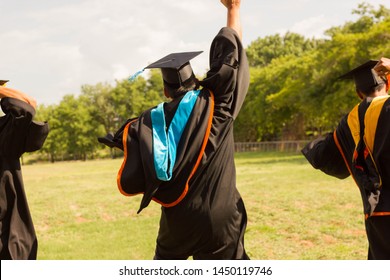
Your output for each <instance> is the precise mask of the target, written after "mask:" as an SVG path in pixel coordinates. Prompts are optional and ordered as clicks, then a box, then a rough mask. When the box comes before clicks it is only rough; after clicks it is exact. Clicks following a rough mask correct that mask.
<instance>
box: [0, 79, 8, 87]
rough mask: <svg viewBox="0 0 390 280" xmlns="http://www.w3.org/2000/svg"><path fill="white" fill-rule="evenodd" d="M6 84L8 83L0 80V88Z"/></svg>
mask: <svg viewBox="0 0 390 280" xmlns="http://www.w3.org/2000/svg"><path fill="white" fill-rule="evenodd" d="M7 82H9V80H0V86H3V85H5V84H6V83H7Z"/></svg>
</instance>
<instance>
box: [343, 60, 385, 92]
mask: <svg viewBox="0 0 390 280" xmlns="http://www.w3.org/2000/svg"><path fill="white" fill-rule="evenodd" d="M377 63H378V60H369V61H367V62H366V63H364V64H362V65H360V66H358V67H356V68H354V69H352V70H351V71H349V72H348V73H346V74H344V75H342V76H340V77H339V79H353V80H354V82H355V85H356V88H357V89H358V90H360V91H363V92H369V91H371V90H372V88H374V87H376V86H378V85H380V84H384V83H385V81H384V80H383V79H382V78H381V77H379V76H378V74H377V73H376V71H375V70H374V69H373V68H374V66H375V65H376V64H377Z"/></svg>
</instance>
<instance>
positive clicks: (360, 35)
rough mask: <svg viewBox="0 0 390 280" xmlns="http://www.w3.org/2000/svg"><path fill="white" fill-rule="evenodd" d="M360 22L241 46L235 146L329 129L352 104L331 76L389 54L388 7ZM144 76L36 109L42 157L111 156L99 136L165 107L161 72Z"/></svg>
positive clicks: (368, 11) (367, 10)
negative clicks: (243, 86) (243, 59)
mask: <svg viewBox="0 0 390 280" xmlns="http://www.w3.org/2000/svg"><path fill="white" fill-rule="evenodd" d="M353 13H354V14H356V15H358V19H357V20H356V21H354V22H347V23H345V24H344V25H343V26H338V27H333V28H331V29H329V30H327V31H326V33H325V35H326V38H325V39H315V38H305V37H304V36H302V35H299V34H296V33H291V32H287V33H286V34H284V35H279V34H276V35H272V36H267V37H264V38H259V39H257V40H255V41H254V42H252V43H251V44H250V45H249V46H248V47H247V50H246V51H247V55H248V59H249V63H250V71H251V74H250V75H251V82H250V87H249V91H248V95H247V98H246V100H245V103H244V105H243V108H242V110H241V112H240V115H239V117H238V118H237V120H236V124H235V140H236V141H239V142H246V141H251V142H253V141H269V140H301V139H307V138H310V137H313V136H315V135H318V134H322V133H324V132H327V131H331V130H333V129H334V128H335V126H336V125H337V123H338V121H339V119H340V118H341V117H342V116H343V115H344V114H346V113H347V112H348V111H349V110H350V109H351V108H352V107H353V106H354V105H355V104H356V103H357V102H358V99H357V96H356V94H355V92H354V87H353V84H352V83H348V82H345V81H340V80H338V79H337V78H338V77H339V76H340V75H342V74H344V73H345V72H347V71H349V70H350V69H352V68H353V67H355V66H357V65H359V64H361V63H363V62H365V61H367V60H368V59H379V58H380V57H382V56H387V57H389V56H390V9H388V8H386V7H385V6H383V5H381V6H379V8H378V9H374V8H373V6H371V5H370V4H366V3H362V4H360V5H359V6H358V8H357V9H356V10H354V11H353ZM150 73H151V74H150V76H149V77H147V78H143V77H141V76H140V77H138V78H137V79H136V80H135V81H133V82H129V81H128V80H122V81H116V85H115V86H112V85H109V84H106V83H98V84H96V85H83V86H82V87H81V93H80V95H78V96H77V97H76V96H74V95H67V96H65V97H63V99H62V100H61V101H60V103H59V104H56V105H49V106H44V105H41V106H39V107H38V109H37V116H36V119H37V120H46V121H48V122H49V125H50V133H49V136H48V138H47V140H46V142H45V145H44V147H43V149H42V150H41V155H44V157H45V158H46V157H47V158H48V160H50V161H52V162H54V161H58V160H86V159H87V158H88V159H91V158H96V157H103V156H115V154H114V151H113V150H110V149H108V148H105V147H104V146H103V145H102V144H100V143H98V142H97V137H99V136H104V135H105V134H107V133H109V132H115V131H116V130H117V129H118V128H119V127H120V126H121V125H122V124H123V122H124V121H126V120H127V119H129V118H132V117H136V116H138V115H139V114H140V113H141V112H143V111H144V110H145V109H147V108H150V107H152V106H155V105H157V104H158V103H160V102H162V101H165V100H166V99H165V97H164V95H163V85H162V80H161V75H160V73H159V71H150Z"/></svg>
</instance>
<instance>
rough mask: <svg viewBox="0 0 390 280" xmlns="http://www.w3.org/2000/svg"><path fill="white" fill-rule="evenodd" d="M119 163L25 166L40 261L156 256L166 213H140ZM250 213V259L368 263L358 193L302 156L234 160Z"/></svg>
mask: <svg viewBox="0 0 390 280" xmlns="http://www.w3.org/2000/svg"><path fill="white" fill-rule="evenodd" d="M121 162H122V161H121V160H120V159H115V160H96V161H86V162H58V163H54V164H51V163H45V164H33V165H24V166H23V167H22V171H23V176H24V182H25V188H26V192H27V196H28V200H29V204H30V209H31V212H32V215H33V220H34V224H35V227H36V231H37V235H38V241H39V249H38V259H50V260H70V259H72V260H97V259H101V260H107V259H110V260H125V259H129V260H147V259H151V258H153V255H154V246H155V239H156V236H157V231H158V221H159V215H160V207H159V205H157V204H156V203H154V202H152V203H151V205H150V206H149V207H148V208H146V209H145V210H144V211H142V213H141V214H139V215H137V214H136V211H137V209H138V206H139V202H140V198H141V197H140V196H136V197H125V196H123V195H121V194H120V193H119V191H118V190H117V187H116V174H117V171H118V169H119V167H120V165H121ZM236 168H237V174H238V177H237V185H238V188H239V190H240V193H241V195H242V196H243V199H244V202H245V205H246V209H247V212H248V226H247V232H246V236H245V244H246V249H247V252H248V254H249V256H250V257H251V259H265V260H318V259H325V260H329V259H337V260H338V259H348V260H352V259H363V260H364V259H366V255H367V241H366V237H365V230H364V218H363V214H362V206H361V201H360V195H359V191H358V189H357V187H356V186H355V184H354V182H353V180H352V179H351V178H348V179H346V180H338V179H335V178H331V177H329V176H326V175H324V174H322V173H321V172H320V171H318V170H314V169H313V168H312V167H311V166H310V165H309V164H308V163H307V162H306V160H305V159H304V158H303V156H301V155H296V154H283V153H241V154H237V155H236Z"/></svg>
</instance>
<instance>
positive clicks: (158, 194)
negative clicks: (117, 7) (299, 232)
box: [113, 1, 249, 259]
mask: <svg viewBox="0 0 390 280" xmlns="http://www.w3.org/2000/svg"><path fill="white" fill-rule="evenodd" d="M228 2H231V1H228ZM239 4H240V3H239V1H235V4H234V9H233V10H234V11H231V10H232V5H233V4H231V3H230V4H229V8H228V11H229V12H228V13H230V16H229V17H231V16H232V15H234V17H236V18H235V19H234V21H233V22H234V25H232V26H229V23H228V27H225V28H222V29H221V31H220V32H219V33H218V35H217V36H216V37H215V39H214V41H213V43H212V45H211V50H210V54H211V55H210V70H209V71H208V73H207V77H206V78H205V79H204V80H203V81H201V82H200V84H201V86H202V87H203V88H202V89H200V90H199V89H197V82H195V83H194V84H195V86H194V88H193V90H190V91H188V92H186V91H182V90H179V88H182V86H183V84H186V83H185V82H186V81H187V80H190V79H191V78H190V77H192V76H193V73H192V69H190V68H189V66H188V63H187V60H189V59H191V58H192V57H193V55H195V56H196V55H197V54H198V53H194V54H192V53H184V54H183V53H181V54H171V55H168V56H167V57H165V58H162V59H161V60H159V61H157V62H155V63H153V64H152V65H149V66H148V67H147V68H161V69H162V74H163V80H164V84H165V93H166V95H167V96H169V97H172V98H173V99H172V101H170V102H167V103H162V104H160V105H158V106H157V107H155V108H151V109H150V110H147V111H145V112H144V113H143V114H141V116H140V117H139V118H137V119H135V120H131V121H130V122H129V123H128V124H126V125H125V126H124V128H123V130H121V131H119V133H117V135H116V138H115V137H114V140H113V141H114V142H115V141H116V140H115V139H118V138H122V136H123V139H125V140H124V141H123V148H124V151H125V161H124V163H123V165H122V168H121V170H120V172H119V174H118V178H119V180H118V184H119V188H120V190H121V192H122V193H124V194H125V195H132V194H137V193H143V198H142V202H141V206H140V210H139V211H141V210H142V209H143V208H144V207H146V206H147V205H148V204H149V202H150V201H151V200H154V201H156V202H158V203H160V204H161V205H162V214H161V219H160V229H159V234H158V238H157V246H156V252H155V259H187V258H188V257H190V256H193V258H194V259H246V258H248V257H247V255H246V253H245V249H244V232H245V227H246V211H245V207H244V204H243V202H242V199H241V196H240V194H239V193H238V191H237V188H236V177H235V166H234V139H233V122H234V119H235V118H236V117H237V114H238V112H239V110H240V108H241V106H242V103H243V101H244V98H245V95H246V92H247V89H248V85H249V69H248V63H247V60H246V56H245V51H244V49H243V47H242V45H241V30H240V29H237V26H238V27H239V25H237V20H238V18H237V17H238V16H239ZM229 17H228V18H229ZM228 22H229V20H228ZM183 57H186V58H185V59H183ZM172 61H175V62H177V61H182V62H183V63H179V64H178V65H172V63H171V62H172ZM176 79H178V80H176ZM183 116H184V117H183ZM119 146H120V144H119Z"/></svg>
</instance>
